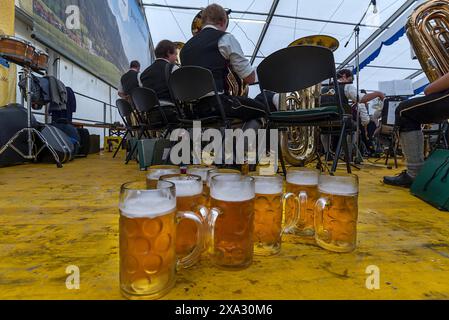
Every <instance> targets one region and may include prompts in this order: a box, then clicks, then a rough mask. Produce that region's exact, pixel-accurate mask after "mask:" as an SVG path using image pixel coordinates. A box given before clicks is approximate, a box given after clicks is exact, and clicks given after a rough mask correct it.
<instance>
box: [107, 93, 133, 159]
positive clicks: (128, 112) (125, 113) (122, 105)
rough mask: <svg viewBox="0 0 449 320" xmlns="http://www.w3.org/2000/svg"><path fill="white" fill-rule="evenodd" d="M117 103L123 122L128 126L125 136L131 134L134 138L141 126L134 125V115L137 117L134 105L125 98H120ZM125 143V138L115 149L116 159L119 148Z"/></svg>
mask: <svg viewBox="0 0 449 320" xmlns="http://www.w3.org/2000/svg"><path fill="white" fill-rule="evenodd" d="M115 104H116V106H117V109H118V112H119V114H120V117H121V118H122V120H123V123H124V124H125V128H126V133H125V138H126V137H128V135H130V136H131V137H132V138H134V137H135V135H136V133H137V132H138V131H139V126H136V125H133V120H132V118H133V117H134V118H136V115H135V113H134V110H133V107H132V106H131V104H130V103H129V102H128V101H126V100H125V99H118V100H117V101H116V103H115ZM123 143H125V139H122V141H121V142H120V145H119V146H118V148H117V150H116V151H115V153H114V156H113V158H114V159H115V157H117V154H118V152H119V150H120V149H121V148H122V147H123Z"/></svg>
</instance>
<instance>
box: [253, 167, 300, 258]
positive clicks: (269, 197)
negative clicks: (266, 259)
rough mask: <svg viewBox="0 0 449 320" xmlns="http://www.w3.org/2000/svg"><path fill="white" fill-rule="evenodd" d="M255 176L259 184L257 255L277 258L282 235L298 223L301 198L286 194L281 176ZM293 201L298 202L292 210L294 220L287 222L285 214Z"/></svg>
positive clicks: (255, 252) (256, 203) (255, 246)
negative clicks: (289, 200) (275, 256)
mask: <svg viewBox="0 0 449 320" xmlns="http://www.w3.org/2000/svg"><path fill="white" fill-rule="evenodd" d="M252 177H253V178H254V179H255V183H256V200H255V205H254V211H255V217H254V254H256V255H262V256H270V255H275V254H278V253H279V252H280V251H281V242H282V234H283V233H285V231H286V230H289V229H290V228H293V227H294V226H296V224H297V223H298V219H299V210H300V203H299V198H298V197H297V196H296V195H295V194H293V193H286V194H284V191H283V189H284V179H283V178H282V177H281V176H258V175H254V176H252ZM290 198H292V199H293V200H294V201H295V206H294V208H292V209H291V210H292V211H293V214H292V216H291V220H290V221H286V220H285V219H283V218H284V217H283V213H284V211H285V210H286V209H287V200H288V199H290ZM283 220H284V221H283ZM283 224H284V226H283Z"/></svg>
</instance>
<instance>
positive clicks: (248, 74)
mask: <svg viewBox="0 0 449 320" xmlns="http://www.w3.org/2000/svg"><path fill="white" fill-rule="evenodd" d="M218 48H219V50H220V53H221V55H222V56H223V58H225V59H226V60H228V61H229V62H230V64H231V67H232V70H233V71H234V72H235V73H237V75H238V76H239V77H240V78H241V79H243V81H245V83H246V84H253V83H255V82H256V72H255V70H254V68H253V67H252V66H251V63H250V62H249V60H248V59H247V58H246V57H245V54H244V53H243V50H242V47H241V46H240V43H239V42H238V41H237V39H236V38H235V37H234V36H233V35H231V34H230V33H227V34H225V35H224V36H223V37H222V38H221V39H220V41H219V43H218Z"/></svg>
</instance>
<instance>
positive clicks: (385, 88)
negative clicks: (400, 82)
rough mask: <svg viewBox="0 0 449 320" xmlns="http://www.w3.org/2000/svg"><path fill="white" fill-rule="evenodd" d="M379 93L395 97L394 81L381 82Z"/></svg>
mask: <svg viewBox="0 0 449 320" xmlns="http://www.w3.org/2000/svg"><path fill="white" fill-rule="evenodd" d="M379 91H380V92H383V93H384V94H385V95H386V96H390V97H391V96H394V95H395V90H394V81H379Z"/></svg>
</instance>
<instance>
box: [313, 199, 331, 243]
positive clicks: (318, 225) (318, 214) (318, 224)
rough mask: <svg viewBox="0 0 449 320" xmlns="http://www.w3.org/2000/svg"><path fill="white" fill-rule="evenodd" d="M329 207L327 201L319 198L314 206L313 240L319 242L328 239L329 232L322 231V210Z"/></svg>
mask: <svg viewBox="0 0 449 320" xmlns="http://www.w3.org/2000/svg"><path fill="white" fill-rule="evenodd" d="M327 206H329V199H327V198H320V199H318V201H317V202H316V204H315V212H314V216H315V238H316V239H320V240H327V239H329V231H328V230H325V229H324V221H323V220H324V209H325V208H326V207H327ZM323 237H324V238H323Z"/></svg>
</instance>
